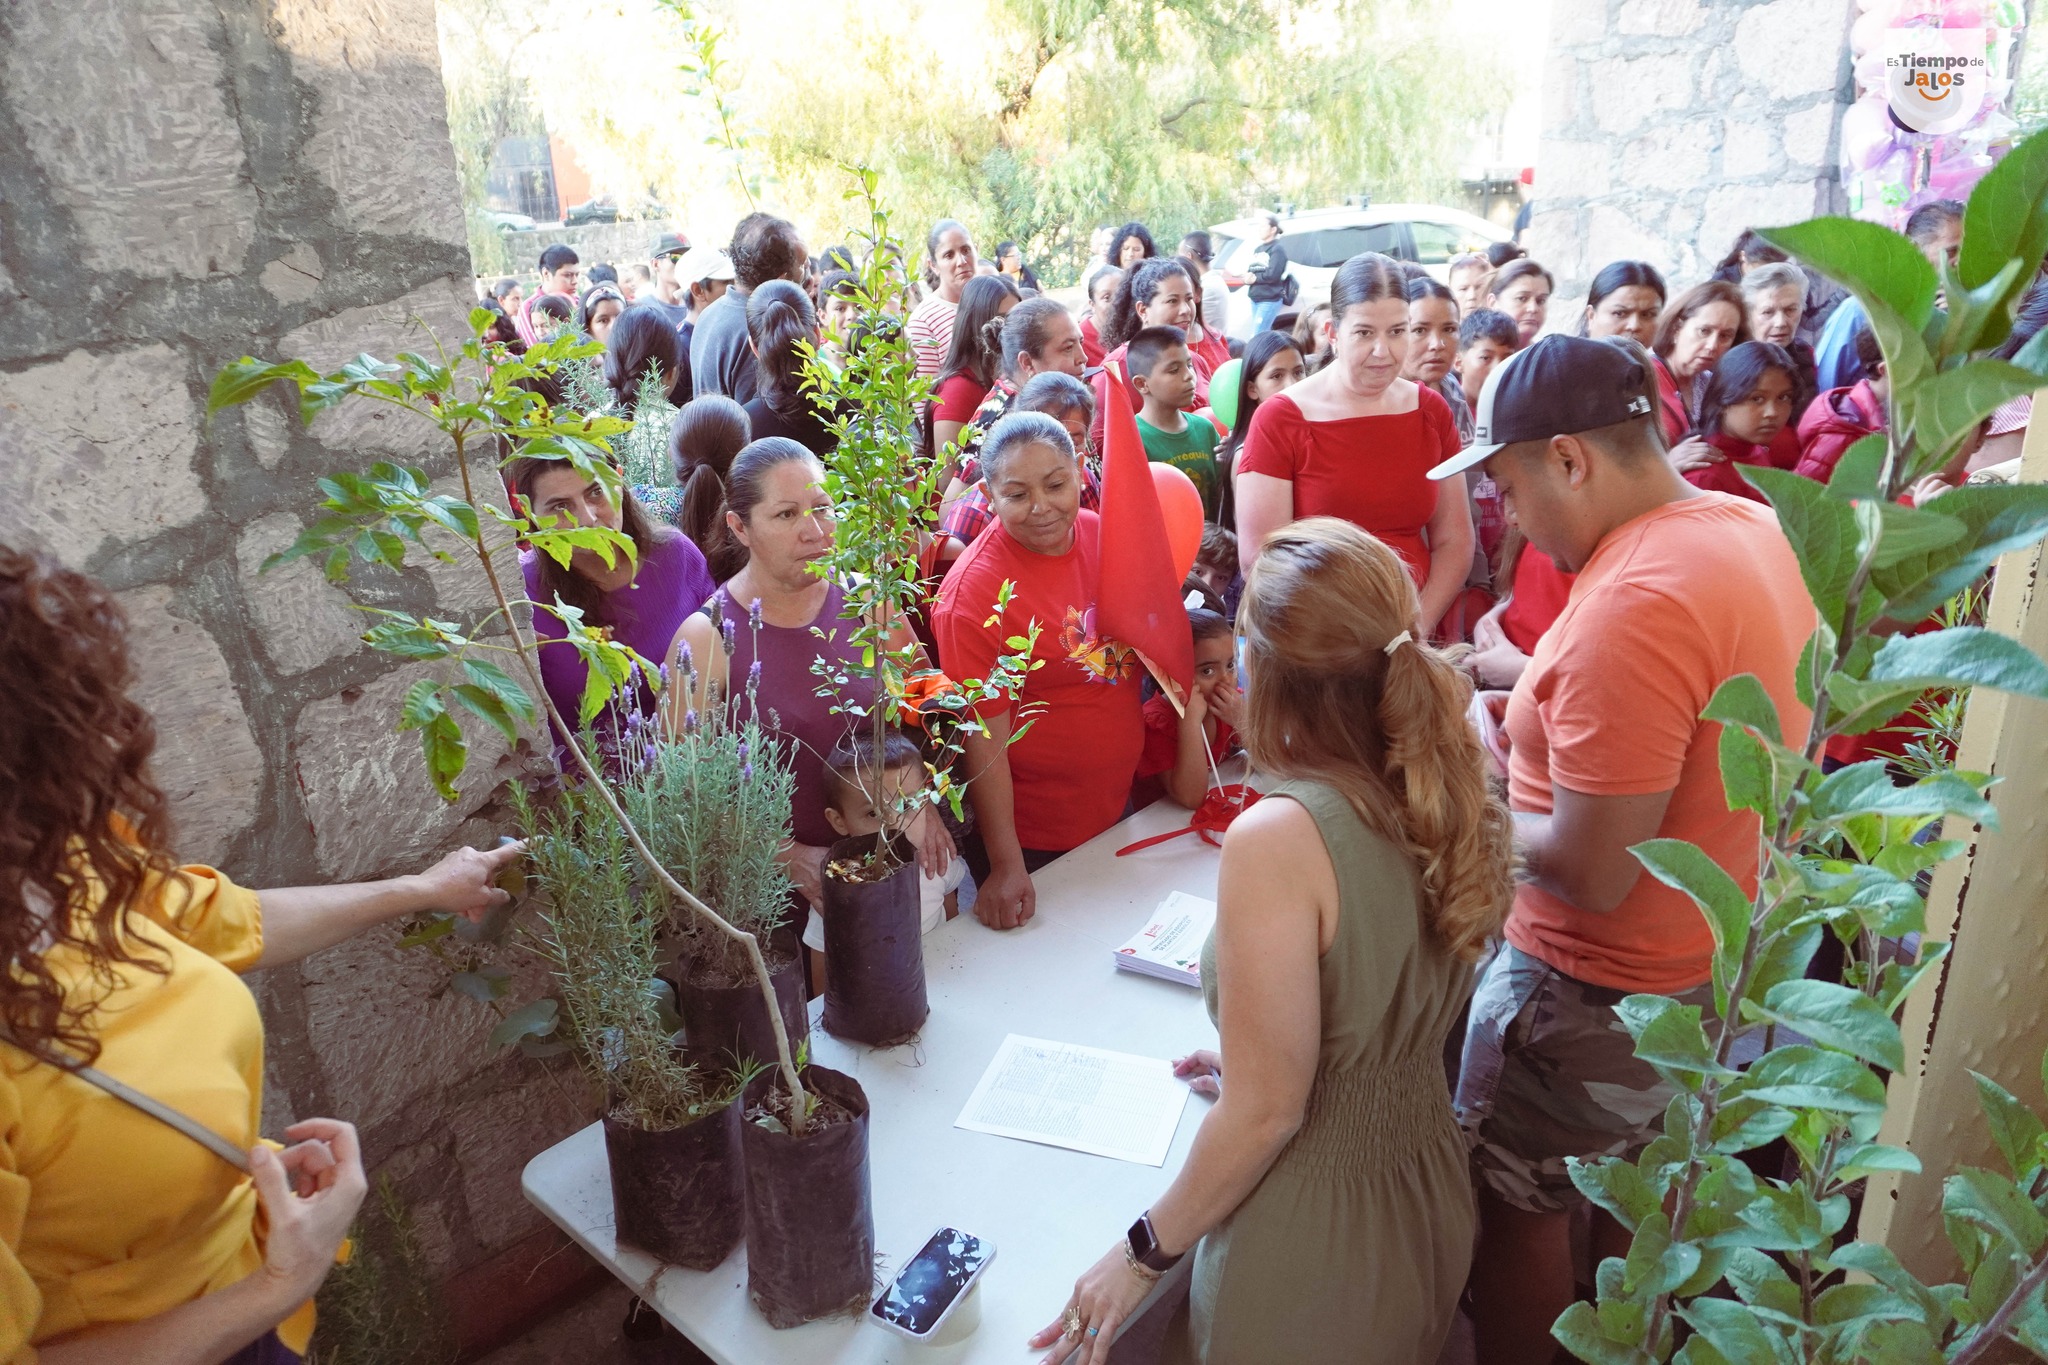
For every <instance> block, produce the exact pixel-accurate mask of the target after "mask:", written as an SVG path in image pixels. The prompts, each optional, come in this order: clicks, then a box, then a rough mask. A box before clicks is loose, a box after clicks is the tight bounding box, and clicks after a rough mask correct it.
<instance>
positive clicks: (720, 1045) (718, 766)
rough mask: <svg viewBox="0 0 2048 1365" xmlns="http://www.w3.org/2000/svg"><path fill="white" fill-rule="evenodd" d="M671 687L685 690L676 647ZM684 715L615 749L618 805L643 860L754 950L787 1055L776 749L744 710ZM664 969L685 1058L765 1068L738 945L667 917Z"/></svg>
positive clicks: (784, 832) (801, 1018)
mask: <svg viewBox="0 0 2048 1365" xmlns="http://www.w3.org/2000/svg"><path fill="white" fill-rule="evenodd" d="M678 662H679V664H680V667H681V670H682V676H681V677H680V678H678V679H675V680H674V681H675V683H676V685H679V686H681V687H683V688H684V689H685V692H686V693H687V692H688V690H689V689H692V688H694V687H695V686H696V678H695V676H694V673H695V670H694V668H693V666H692V663H691V660H690V656H689V651H688V647H687V646H685V647H684V650H683V653H682V656H681V658H680V659H679V661H678ZM751 700H752V699H751V686H750V688H749V697H748V701H749V703H750V704H749V705H747V706H746V707H745V708H744V709H742V708H741V707H740V706H738V705H736V704H733V703H727V704H724V705H718V706H713V707H711V708H710V709H709V710H708V711H706V712H705V713H703V714H701V715H700V714H699V713H697V712H690V713H689V714H688V715H687V716H686V717H685V719H684V722H683V725H682V726H681V728H680V732H679V733H677V734H674V735H666V736H661V737H656V736H655V735H654V734H653V733H652V731H651V729H650V730H649V731H647V732H644V733H642V734H640V735H638V736H636V742H634V743H631V744H629V745H627V746H626V747H627V748H628V749H629V750H630V751H631V752H630V753H629V754H628V755H627V756H626V758H625V760H624V766H625V774H624V776H623V777H622V778H621V779H620V783H619V795H620V799H621V801H622V802H623V804H624V805H625V807H626V810H627V813H628V814H629V815H631V816H632V819H633V823H634V825H635V826H636V827H638V828H639V830H640V831H641V833H642V835H643V836H644V837H645V838H646V840H647V845H648V847H649V848H650V849H651V850H653V853H654V856H655V858H656V859H657V860H658V861H659V862H660V863H661V864H662V866H664V867H666V868H667V869H668V870H669V871H670V872H671V873H673V874H674V875H675V877H676V879H677V880H678V881H681V882H682V883H683V884H684V885H686V886H689V887H692V888H694V889H695V890H696V892H697V894H698V896H699V897H701V898H702V899H703V901H704V902H705V904H707V905H709V906H711V907H712V908H713V909H715V910H716V911H717V912H718V913H719V915H720V916H721V917H722V918H723V919H724V920H725V922H726V923H728V924H730V925H732V926H734V927H735V928H738V929H741V930H743V931H745V932H746V933H748V934H750V935H752V936H753V938H754V939H755V940H756V941H758V942H759V944H760V947H761V952H762V954H763V956H764V958H765V960H766V963H767V966H768V970H769V973H770V975H771V976H772V978H773V980H774V983H775V997H776V1002H777V1005H778V1007H779V1009H778V1012H779V1013H780V1014H781V1016H782V1027H783V1032H784V1034H785V1036H787V1037H788V1039H789V1040H790V1045H791V1046H792V1047H795V1046H797V1045H798V1044H800V1043H801V1042H802V1040H803V1038H804V1035H805V1034H806V1033H807V1032H808V1031H809V1018H808V1016H807V1015H806V1013H805V1010H804V1004H805V998H804V972H803V959H802V957H801V955H800V954H798V953H797V952H796V951H795V950H794V948H793V947H792V946H790V944H789V943H788V942H787V941H786V936H785V935H783V934H782V932H781V930H782V928H783V925H784V923H785V922H786V921H787V919H788V916H789V909H790V898H791V895H792V891H793V888H792V886H791V883H790V880H789V876H788V874H787V873H786V872H784V870H783V867H782V864H781V862H780V861H779V860H778V858H777V857H776V853H777V850H778V849H780V848H781V847H782V845H783V844H785V843H786V842H788V839H789V828H790V793H791V791H792V790H793V789H794V787H795V778H794V776H793V775H792V774H791V771H790V765H789V756H788V754H787V752H786V745H785V744H784V743H782V742H781V741H779V740H778V738H777V737H776V736H775V735H774V734H773V732H771V731H767V730H764V729H763V728H762V726H761V725H760V723H759V722H758V721H757V720H756V719H755V712H754V708H753V707H752V705H751ZM673 927H674V929H675V931H676V936H677V938H678V939H679V940H680V947H679V951H678V953H677V960H676V966H675V975H676V984H677V992H676V994H677V996H678V999H679V1007H680V1010H681V1014H682V1021H683V1031H684V1035H685V1036H686V1037H687V1038H688V1039H689V1040H690V1045H691V1046H692V1047H693V1048H698V1049H702V1050H705V1051H710V1052H716V1053H722V1054H728V1055H730V1056H731V1057H733V1058H735V1059H738V1060H740V1061H742V1062H748V1061H752V1062H770V1061H773V1060H774V1059H775V1055H776V1053H775V1030H774V1026H773V1025H772V1024H771V1023H770V1021H769V1018H768V1009H767V1005H766V1002H765V1001H764V1000H763V999H762V996H761V992H760V990H759V989H758V988H757V986H756V983H755V975H754V967H753V961H752V958H751V957H750V955H749V954H748V952H747V950H746V947H745V945H744V944H742V943H739V942H737V941H735V940H734V939H732V938H731V937H730V936H728V935H726V934H724V933H723V932H719V931H716V930H714V929H711V928H710V927H709V926H707V925H706V924H704V923H703V922H701V921H700V920H699V919H698V918H697V917H695V916H693V915H678V916H676V917H675V920H674V924H673Z"/></svg>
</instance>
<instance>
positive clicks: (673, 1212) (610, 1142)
mask: <svg viewBox="0 0 2048 1365" xmlns="http://www.w3.org/2000/svg"><path fill="white" fill-rule="evenodd" d="M708 1069H710V1070H711V1071H712V1074H716V1064H715V1063H713V1064H710V1067H709V1068H708ZM745 1107H746V1106H745V1104H744V1103H743V1102H742V1101H741V1100H740V1099H739V1098H738V1097H735V1098H734V1099H733V1101H732V1103H730V1104H725V1105H721V1106H719V1108H718V1109H717V1110H716V1111H714V1112H712V1113H709V1114H706V1115H704V1116H703V1117H702V1118H699V1119H695V1120H693V1121H691V1122H689V1123H686V1124H684V1125H683V1126H682V1127H680V1128H671V1129H669V1130H667V1131H666V1132H659V1133H653V1132H648V1131H647V1130H646V1129H644V1128H636V1127H633V1126H632V1125H630V1124H626V1123H621V1122H619V1121H618V1120H617V1119H615V1118H614V1117H612V1116H611V1115H610V1114H607V1115H605V1120H604V1149H605V1155H606V1157H607V1158H608V1159H609V1161H610V1164H611V1171H612V1209H613V1213H614V1215H615V1217H616V1218H617V1225H618V1234H619V1240H620V1241H621V1242H624V1243H627V1244H629V1245H631V1246H636V1247H638V1248H640V1249H641V1250H642V1251H645V1252H648V1253H650V1254H652V1255H654V1256H656V1257H659V1258H660V1259H661V1260H663V1261H666V1262H668V1263H669V1264H670V1265H679V1266H683V1267H685V1268H686V1269H690V1270H711V1269H715V1268H716V1267H717V1266H718V1264H719V1263H720V1262H722V1261H723V1260H725V1258H726V1257H727V1256H730V1255H731V1254H732V1249H733V1248H734V1247H736V1246H738V1245H739V1243H740V1237H741V1235H742V1234H743V1233H744V1232H745V1231H746V1173H745V1169H744V1166H743V1164H742V1158H741V1155H740V1114H741V1111H742V1110H743V1109H744V1108H745Z"/></svg>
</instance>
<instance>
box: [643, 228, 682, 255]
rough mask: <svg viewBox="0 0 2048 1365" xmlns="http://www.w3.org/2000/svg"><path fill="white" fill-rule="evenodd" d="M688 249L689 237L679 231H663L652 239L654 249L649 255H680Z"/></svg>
mask: <svg viewBox="0 0 2048 1365" xmlns="http://www.w3.org/2000/svg"><path fill="white" fill-rule="evenodd" d="M689 249H690V239H689V238H688V237H685V236H683V234H682V233H680V232H664V233H662V234H661V236H659V237H657V238H655V239H654V250H653V251H652V252H651V253H649V254H650V255H653V256H656V257H660V256H680V255H682V254H683V253H684V252H685V251H688V250H689Z"/></svg>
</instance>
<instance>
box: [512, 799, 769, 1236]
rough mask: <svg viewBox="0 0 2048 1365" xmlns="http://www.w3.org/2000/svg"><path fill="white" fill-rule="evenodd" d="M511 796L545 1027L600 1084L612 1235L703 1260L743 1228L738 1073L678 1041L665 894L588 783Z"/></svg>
mask: <svg viewBox="0 0 2048 1365" xmlns="http://www.w3.org/2000/svg"><path fill="white" fill-rule="evenodd" d="M514 805H515V808H516V809H517V811H518V815H519V818H520V822H521V824H522V825H523V826H524V829H525V834H526V841H527V842H526V848H527V856H528V858H529V860H530V864H531V867H532V876H533V880H534V881H535V882H537V883H538V886H539V889H540V891H541V893H542V899H543V901H544V904H545V909H544V910H543V912H542V914H541V915H540V916H539V918H538V922H537V924H536V925H535V926H534V927H533V929H532V930H531V931H530V932H529V934H528V937H527V941H528V943H529V944H530V945H531V946H532V947H533V948H534V949H535V950H536V951H538V952H539V954H540V955H541V957H542V958H543V959H544V960H545V961H546V962H547V964H548V968H549V970H550V972H551V973H552V974H553V977H554V981H555V987H556V991H557V994H558V996H559V1008H558V1012H556V1013H555V1014H554V1016H553V1023H554V1025H555V1026H554V1028H553V1029H552V1033H553V1035H554V1036H555V1037H556V1038H557V1039H559V1040H561V1041H563V1042H565V1043H567V1044H568V1045H569V1047H570V1050H571V1052H572V1053H573V1054H574V1055H575V1057H576V1059H577V1060H578V1061H579V1062H580V1063H581V1064H582V1066H583V1069H584V1070H585V1071H586V1072H587V1073H588V1074H589V1075H590V1076H591V1078H592V1079H593V1080H594V1081H595V1082H597V1083H598V1084H599V1085H600V1086H601V1087H602V1088H603V1090H604V1094H605V1110H604V1145H605V1155H606V1158H607V1160H608V1162H609V1164H610V1167H611V1178H612V1206H613V1211H614V1215H615V1219H616V1226H617V1229H618V1237H619V1240H620V1241H621V1242H623V1243H626V1244H629V1245H631V1246H636V1247H639V1248H640V1249H641V1250H643V1251H646V1252H648V1253H650V1254H652V1255H654V1256H656V1257H659V1258H660V1259H661V1260H663V1261H666V1262H668V1263H670V1264H672V1265H679V1266H684V1267H687V1268H689V1269H691V1270H710V1269H712V1268H714V1267H716V1266H717V1265H718V1264H719V1263H720V1262H722V1261H724V1260H725V1258H726V1257H727V1256H728V1255H730V1254H731V1253H732V1249H733V1248H734V1247H735V1246H737V1245H739V1241H740V1237H741V1235H742V1232H743V1231H744V1227H745V1220H744V1207H745V1205H744V1201H743V1198H742V1192H743V1189H744V1183H743V1175H742V1164H741V1160H742V1159H741V1155H740V1105H739V1104H738V1103H737V1101H738V1100H739V1098H740V1093H741V1090H742V1087H743V1085H744V1083H745V1080H746V1079H747V1078H746V1076H745V1075H744V1074H742V1075H734V1074H733V1073H732V1072H731V1071H730V1070H729V1069H728V1064H729V1059H720V1058H716V1057H713V1056H710V1055H708V1054H706V1053H704V1052H702V1051H701V1050H700V1051H697V1052H695V1053H692V1054H685V1053H684V1052H683V1051H682V1050H681V1049H680V1048H679V1047H678V1046H677V1039H678V1038H679V1036H680V1034H679V1032H678V1025H679V1022H680V1021H679V1020H678V1019H677V1018H676V1016H675V1010H674V1006H673V1004H672V1002H671V1001H670V999H669V996H668V983H667V982H664V981H661V980H659V979H658V978H657V977H656V975H655V971H656V968H657V965H658V962H659V952H660V934H661V930H662V928H663V926H664V925H665V924H666V923H667V921H668V907H667V899H668V898H667V896H666V895H665V894H664V893H663V892H662V890H661V888H660V887H659V886H658V885H657V884H655V883H654V882H653V880H652V879H651V878H644V877H641V876H639V875H638V866H637V864H636V862H635V860H634V858H633V849H632V845H631V844H630V843H629V842H628V840H627V838H626V835H625V831H624V829H623V828H622V827H621V826H620V824H619V823H618V822H617V821H616V820H614V819H612V818H611V813H610V812H609V811H608V810H606V809H605V808H604V807H603V805H602V804H601V803H600V802H599V801H598V800H597V798H596V795H595V793H594V791H593V790H592V789H591V788H590V787H588V786H587V785H586V786H569V787H566V788H565V789H563V790H562V791H561V792H560V794H559V796H558V798H557V799H556V800H555V801H554V802H553V803H552V805H551V806H549V807H547V808H544V809H543V808H538V807H536V805H535V804H534V802H533V801H532V799H531V798H530V797H529V796H528V795H527V794H526V792H524V791H523V790H516V791H515V795H514ZM539 1003H540V1004H542V1005H549V1004H553V1003H554V1002H539ZM531 1008H532V1007H529V1009H531Z"/></svg>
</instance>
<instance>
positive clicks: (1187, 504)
mask: <svg viewBox="0 0 2048 1365" xmlns="http://www.w3.org/2000/svg"><path fill="white" fill-rule="evenodd" d="M1146 467H1147V468H1148V469H1150V470H1151V471H1152V487H1153V489H1154V490H1155V491H1156V492H1157V493H1158V494H1159V511H1160V514H1161V515H1162V516H1163V517H1164V518H1165V520H1166V548H1167V551H1168V553H1170V554H1171V555H1172V556H1173V575H1174V577H1175V578H1177V579H1179V580H1180V581H1181V582H1183V583H1185V582H1186V581H1187V577H1188V574H1189V572H1190V571H1192V570H1193V569H1194V567H1195V552H1196V551H1198V550H1200V549H1201V548H1202V495H1201V494H1200V493H1199V492H1197V491H1196V489H1195V481H1194V480H1193V479H1191V478H1189V477H1188V476H1187V475H1185V474H1183V473H1181V472H1180V471H1179V470H1178V469H1175V468H1174V467H1173V466H1172V465H1170V464H1159V463H1157V462H1154V463H1152V464H1150V465H1147V466H1146Z"/></svg>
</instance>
